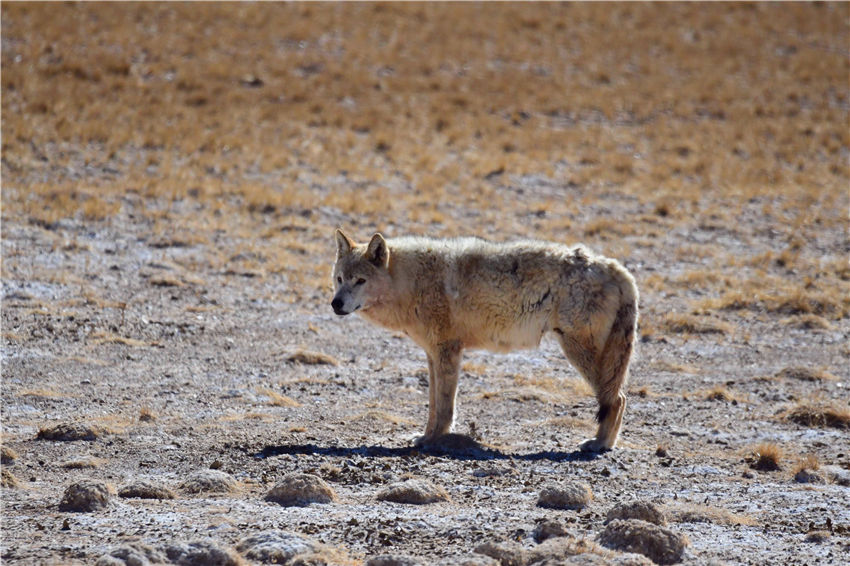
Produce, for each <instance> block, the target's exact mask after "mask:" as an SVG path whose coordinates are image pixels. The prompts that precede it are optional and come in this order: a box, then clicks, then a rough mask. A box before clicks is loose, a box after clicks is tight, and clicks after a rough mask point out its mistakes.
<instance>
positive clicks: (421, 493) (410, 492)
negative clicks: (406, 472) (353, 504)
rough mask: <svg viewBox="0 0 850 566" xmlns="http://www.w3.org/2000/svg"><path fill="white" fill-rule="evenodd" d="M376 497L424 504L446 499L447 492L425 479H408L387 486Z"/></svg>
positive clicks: (395, 501) (382, 499) (447, 498)
mask: <svg viewBox="0 0 850 566" xmlns="http://www.w3.org/2000/svg"><path fill="white" fill-rule="evenodd" d="M377 498H378V500H379V501H392V502H394V503H409V504H413V505H425V504H427V503H437V502H438V501H448V500H449V494H448V493H446V490H445V489H443V488H442V487H440V486H438V485H434V484H433V483H431V482H429V481H427V480H422V479H408V480H405V481H403V482H398V483H394V484H391V485H389V486H387V487H386V488H385V489H383V490H382V491H380V492H379V493H378V495H377Z"/></svg>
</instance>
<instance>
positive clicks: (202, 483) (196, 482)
mask: <svg viewBox="0 0 850 566" xmlns="http://www.w3.org/2000/svg"><path fill="white" fill-rule="evenodd" d="M238 488H239V484H238V483H236V480H235V479H233V476H231V475H230V474H228V473H226V472H221V471H218V470H200V471H198V472H195V473H194V474H191V475H190V476H189V477H188V478H186V481H184V482H183V483H182V484H180V489H181V490H182V491H185V492H186V493H233V492H234V491H236V490H237V489H238Z"/></svg>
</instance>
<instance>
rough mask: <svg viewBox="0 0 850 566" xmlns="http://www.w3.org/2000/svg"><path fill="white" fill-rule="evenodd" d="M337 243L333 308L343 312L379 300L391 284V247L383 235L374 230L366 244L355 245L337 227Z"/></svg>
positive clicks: (366, 306) (347, 312) (336, 311)
mask: <svg viewBox="0 0 850 566" xmlns="http://www.w3.org/2000/svg"><path fill="white" fill-rule="evenodd" d="M336 245H337V251H336V264H334V271H333V278H334V291H335V293H334V298H333V301H331V306H332V307H333V309H334V312H335V313H336V314H338V315H346V314H351V313H353V312H354V311H356V310H358V309H361V308H362V309H364V310H366V309H369V308H370V307H373V306H375V305H376V304H378V303H379V302H380V301H381V299H382V298H383V296H384V294H385V293H386V291H387V289H388V288H389V284H390V274H389V271H388V270H387V267H388V266H389V262H390V250H389V248H388V247H387V242H386V240H384V237H383V236H381V235H380V234H375V235H374V236H372V239H371V240H370V241H369V243H368V244H367V245H362V244H361V245H358V244H355V243H354V242H353V241H352V240H351V238H349V237H348V236H346V235H345V234H343V232H342V230H337V231H336Z"/></svg>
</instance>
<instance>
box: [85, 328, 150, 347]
mask: <svg viewBox="0 0 850 566" xmlns="http://www.w3.org/2000/svg"><path fill="white" fill-rule="evenodd" d="M89 338H90V339H91V340H92V343H93V344H121V345H123V346H131V347H133V348H146V347H148V346H152V345H155V344H153V343H149V342H145V341H144V340H137V339H135V338H128V337H127V336H119V335H118V334H114V333H112V332H105V331H97V332H92V333H91V335H90V336H89Z"/></svg>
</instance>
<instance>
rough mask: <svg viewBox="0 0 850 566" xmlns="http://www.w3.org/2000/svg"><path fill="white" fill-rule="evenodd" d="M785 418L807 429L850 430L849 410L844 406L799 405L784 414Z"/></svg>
mask: <svg viewBox="0 0 850 566" xmlns="http://www.w3.org/2000/svg"><path fill="white" fill-rule="evenodd" d="M785 418H786V419H787V420H789V421H791V422H793V423H797V424H798V425H802V426H808V427H821V428H838V429H846V428H850V408H848V407H846V406H844V407H841V406H838V405H832V404H823V403H817V404H809V403H799V404H798V405H797V406H796V407H794V408H792V409H790V410H789V411H787V412H786V413H785Z"/></svg>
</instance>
